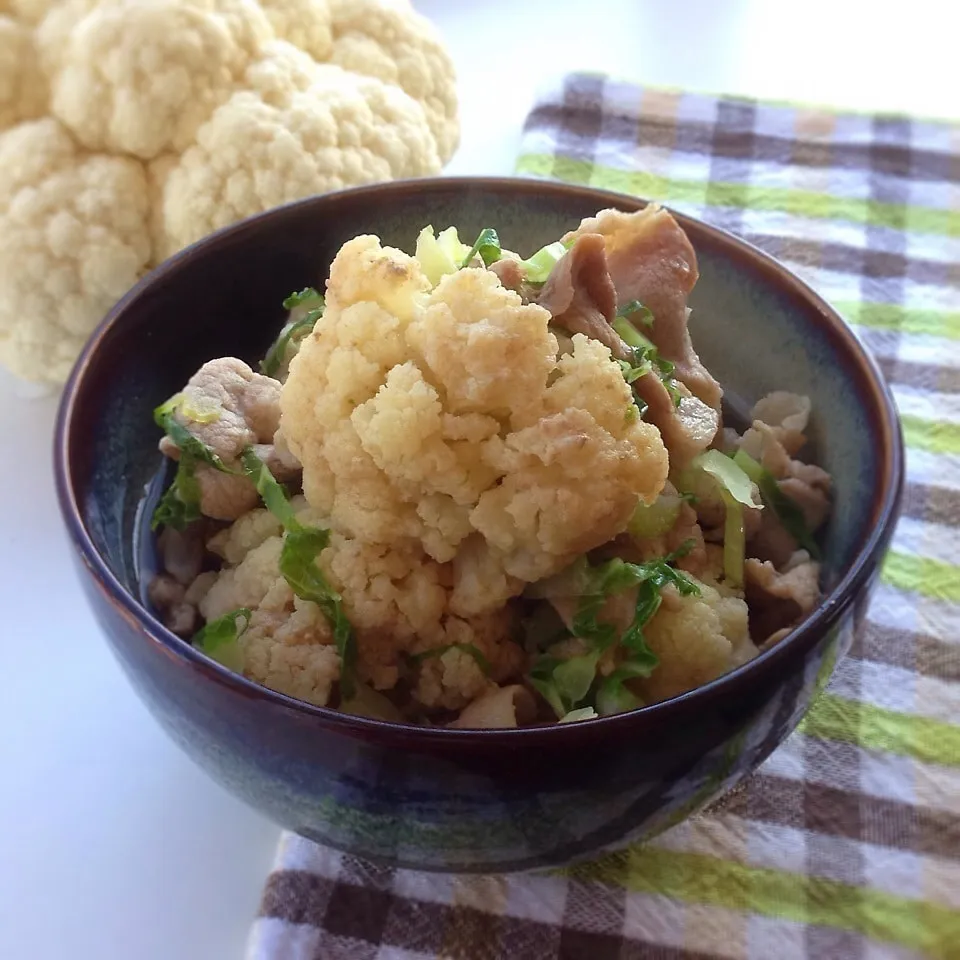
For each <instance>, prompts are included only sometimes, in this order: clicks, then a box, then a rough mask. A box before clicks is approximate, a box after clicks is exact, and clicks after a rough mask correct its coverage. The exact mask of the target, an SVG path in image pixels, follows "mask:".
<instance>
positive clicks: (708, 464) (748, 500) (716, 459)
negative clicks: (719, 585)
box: [690, 450, 762, 587]
mask: <svg viewBox="0 0 960 960" xmlns="http://www.w3.org/2000/svg"><path fill="white" fill-rule="evenodd" d="M690 466H691V468H692V469H700V470H703V471H704V473H707V474H709V475H710V476H711V477H713V479H714V480H715V481H716V482H717V484H718V486H719V488H720V496H721V498H722V499H723V505H724V514H725V517H724V530H723V573H724V577H725V578H726V579H727V581H728V582H729V583H730V585H731V586H734V587H741V586H743V564H744V559H745V557H746V544H745V540H744V525H743V508H744V507H745V506H746V507H753V508H755V509H759V508H760V507H761V506H762V505H761V504H759V503H757V501H756V499H755V498H754V492H753V482H752V481H751V479H750V477H749V476H748V475H747V474H746V473H745V472H744V470H743V469H742V468H741V467H740V466H739V465H738V464H737V463H736V462H735V461H734V460H731V459H730V457H728V456H725V455H724V454H722V453H721V452H720V451H719V450H707V451H705V452H704V453H701V454H700V455H699V456H698V457H696V458H695V459H694V461H693V462H692V463H691V465H690Z"/></svg>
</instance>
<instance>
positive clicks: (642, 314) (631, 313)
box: [617, 300, 653, 327]
mask: <svg viewBox="0 0 960 960" xmlns="http://www.w3.org/2000/svg"><path fill="white" fill-rule="evenodd" d="M617 316H618V317H623V318H625V319H626V320H627V321H628V322H629V323H631V324H634V325H636V324H637V323H642V324H643V325H644V326H645V327H652V326H653V311H652V310H651V309H650V308H649V307H645V306H644V305H643V304H642V303H641V302H640V301H639V300H629V301H628V302H627V303H625V304H624V305H623V306H622V307H620V309H619V310H617Z"/></svg>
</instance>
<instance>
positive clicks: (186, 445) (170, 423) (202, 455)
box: [153, 394, 230, 473]
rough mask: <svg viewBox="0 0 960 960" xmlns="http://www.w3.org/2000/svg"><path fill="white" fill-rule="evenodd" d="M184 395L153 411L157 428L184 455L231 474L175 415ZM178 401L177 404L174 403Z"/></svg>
mask: <svg viewBox="0 0 960 960" xmlns="http://www.w3.org/2000/svg"><path fill="white" fill-rule="evenodd" d="M182 399H183V398H182V395H181V394H178V395H177V396H176V397H171V398H170V399H169V400H168V401H167V402H166V403H162V404H161V405H160V406H159V407H157V408H156V410H154V411H153V419H154V421H155V422H156V424H157V426H158V427H159V428H160V429H161V430H163V432H164V433H165V434H166V435H167V436H168V437H169V438H170V439H171V440H172V441H173V443H174V444H175V445H176V447H177V448H178V449H179V450H180V453H181V454H182V455H186V456H188V457H190V458H191V459H193V460H198V461H200V462H201V463H206V464H209V465H210V466H211V467H215V468H216V469H217V470H220V471H221V472H222V473H229V472H230V471H229V470H228V469H227V468H226V466H225V465H224V463H223V461H222V460H221V459H220V458H219V457H218V456H217V455H216V454H215V453H214V452H213V451H212V450H211V449H210V448H209V447H208V446H207V445H206V444H205V443H203V441H201V440H198V439H197V438H196V437H195V436H194V435H193V434H192V433H191V432H190V431H189V430H188V429H187V428H186V427H185V426H184V425H183V424H182V423H180V421H179V420H177V418H176V416H175V413H176V410H177V408H178V407H179V405H180V403H181V402H182ZM174 400H176V403H174V402H173V401H174Z"/></svg>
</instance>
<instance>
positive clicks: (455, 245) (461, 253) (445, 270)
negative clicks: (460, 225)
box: [415, 225, 470, 287]
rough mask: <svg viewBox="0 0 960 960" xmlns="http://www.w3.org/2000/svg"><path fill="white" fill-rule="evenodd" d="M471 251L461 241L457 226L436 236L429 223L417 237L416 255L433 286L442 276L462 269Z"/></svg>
mask: <svg viewBox="0 0 960 960" xmlns="http://www.w3.org/2000/svg"><path fill="white" fill-rule="evenodd" d="M469 252H470V248H469V247H468V246H467V245H466V244H465V243H461V241H460V237H459V235H458V234H457V228H456V227H447V229H446V230H444V231H442V232H441V234H440V236H435V235H434V232H433V227H432V226H430V225H428V226H426V227H424V228H423V229H422V230H421V231H420V235H419V236H418V237H417V249H416V253H415V256H416V258H417V260H419V261H420V266H421V267H422V268H423V273H424V275H425V276H426V278H427V279H428V280H429V281H430V284H431V286H434V287H435V286H436V285H437V284H438V283H439V282H440V280H441V278H442V277H445V276H446V275H447V274H450V273H456V272H457V271H458V270H459V269H460V265H461V264H462V263H463V261H464V258H465V257H466V255H467V254H468V253H469Z"/></svg>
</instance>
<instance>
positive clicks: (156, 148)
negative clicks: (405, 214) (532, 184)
mask: <svg viewBox="0 0 960 960" xmlns="http://www.w3.org/2000/svg"><path fill="white" fill-rule="evenodd" d="M34 120H43V121H44V122H45V123H46V124H47V126H46V127H45V128H43V129H45V130H47V132H46V133H44V134H43V135H42V136H38V134H37V133H36V129H35V128H34V127H32V126H31V125H30V121H34ZM50 130H56V134H51V133H49V131H50ZM458 136H459V128H458V123H457V116H456V92H455V78H454V72H453V66H452V64H451V62H450V58H449V57H448V56H447V54H446V51H445V50H444V48H443V46H442V44H441V42H440V41H439V39H438V38H437V36H436V33H435V32H434V31H433V29H432V28H431V26H430V25H429V23H428V22H427V21H426V20H425V19H424V18H423V17H422V16H420V15H419V14H417V13H416V12H414V11H413V9H412V8H411V7H410V6H409V4H406V3H400V2H393V0H357V2H354V0H350V2H345V3H341V2H334V0H62V2H58V3H52V2H50V0H2V2H0V151H2V153H3V158H4V159H3V163H4V169H3V171H0V180H2V181H3V188H4V189H5V190H6V193H5V195H4V196H3V203H0V236H2V237H3V240H2V241H0V242H2V245H3V248H2V254H0V256H2V259H0V270H2V272H0V344H2V345H0V360H2V362H3V363H5V364H6V365H8V366H9V367H10V368H11V369H12V370H13V371H14V372H15V373H17V374H18V375H20V376H22V377H24V378H27V379H32V380H41V381H50V382H60V381H62V380H63V379H65V377H66V375H67V373H68V372H69V368H70V365H71V363H72V361H73V360H74V359H75V358H76V355H77V353H78V352H79V349H80V347H81V346H82V343H83V341H84V340H85V338H86V337H87V336H88V335H89V333H90V331H91V329H92V328H93V326H94V325H95V323H96V322H97V321H98V320H99V319H100V318H101V317H102V316H103V314H104V313H105V312H106V311H107V310H108V309H109V307H110V306H111V305H112V304H113V303H114V302H115V301H116V300H117V299H118V298H119V297H120V296H121V295H122V294H123V293H124V292H125V291H126V290H127V289H128V288H129V287H130V286H131V285H132V284H133V283H134V282H135V281H136V280H137V279H138V278H139V277H140V276H142V275H143V274H144V273H145V272H146V271H147V270H148V269H150V268H151V267H152V266H154V265H156V264H157V263H159V262H160V261H161V260H163V259H165V258H166V257H168V256H170V255H171V254H172V253H175V252H176V251H177V250H179V249H180V248H182V247H183V246H186V245H187V244H189V243H192V242H193V241H195V240H198V239H200V238H201V237H203V236H204V235H205V234H207V233H209V232H210V231H212V230H215V229H217V228H219V227H223V226H226V225H228V224H230V223H233V222H235V221H236V220H238V219H241V218H243V217H246V216H249V215H252V214H255V213H259V212H261V211H263V210H266V209H268V208H270V207H273V206H275V205H278V204H281V203H285V202H288V201H291V200H297V199H300V198H303V197H307V196H311V195H314V194H317V193H322V192H324V191H327V190H331V189H336V188H339V187H346V186H353V185H357V184H362V183H370V182H375V181H380V180H388V179H393V178H398V177H416V176H425V175H428V174H433V173H438V172H439V171H440V169H441V166H442V164H443V163H444V162H445V161H446V160H448V159H449V158H450V156H451V154H452V153H453V150H454V149H455V147H456V144H457V139H458ZM25 171H27V172H28V174H29V175H27V173H25ZM57 204H59V205H60V207H61V212H62V216H61V217H60V218H56V217H55V216H54V214H53V211H54V208H55V207H56V206H57ZM144 223H146V230H144V228H143V224H144ZM18 250H21V251H22V254H21V255H20V256H19V257H18V256H17V251H18ZM114 255H115V262H112V263H111V262H109V259H110V258H111V257H113V256H114ZM8 278H9V279H8ZM44 287H46V288H47V289H46V290H44V289H43V288H44ZM51 351H53V352H52V353H51Z"/></svg>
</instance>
